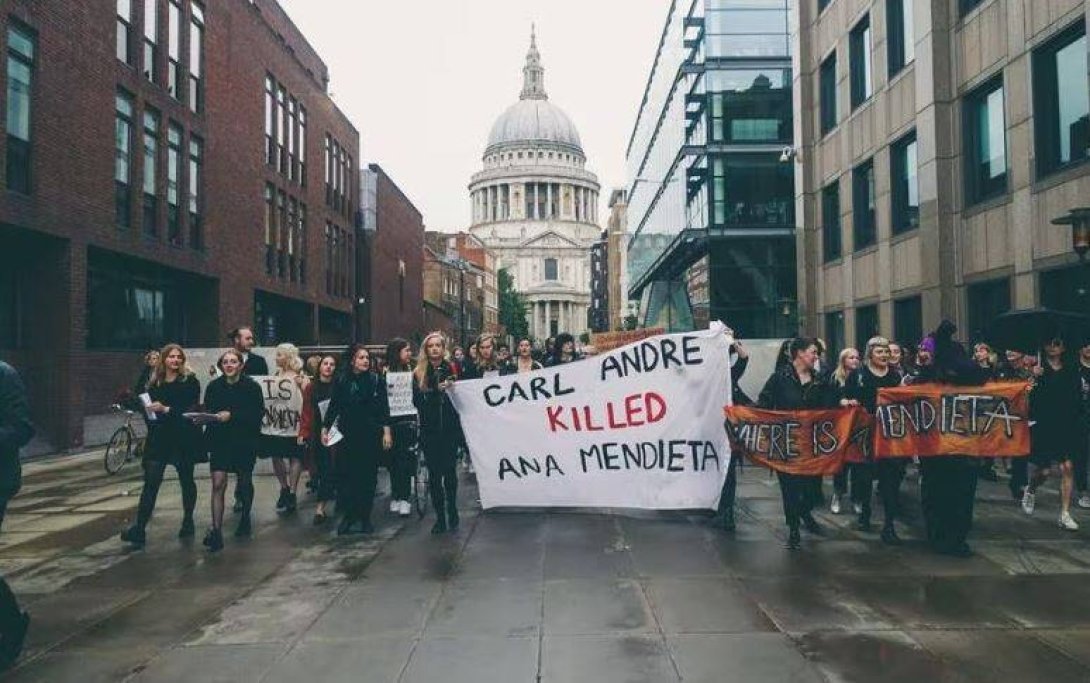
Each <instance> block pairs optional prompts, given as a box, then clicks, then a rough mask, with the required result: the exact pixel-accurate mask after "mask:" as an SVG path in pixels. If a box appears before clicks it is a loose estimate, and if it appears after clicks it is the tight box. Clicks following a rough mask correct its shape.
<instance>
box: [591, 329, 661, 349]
mask: <svg viewBox="0 0 1090 683" xmlns="http://www.w3.org/2000/svg"><path fill="white" fill-rule="evenodd" d="M665 333H666V330H665V329H664V328H661V327H645V328H643V329H639V330H618V331H616V332H595V333H593V334H591V335H590V344H591V346H593V347H594V349H595V351H597V352H598V353H608V352H610V351H612V350H613V349H619V348H621V347H622V346H625V345H626V344H632V343H634V342H638V341H643V340H644V339H650V338H651V337H657V336H659V335H660V334H665Z"/></svg>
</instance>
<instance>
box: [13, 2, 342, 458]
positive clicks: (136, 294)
mask: <svg viewBox="0 0 1090 683" xmlns="http://www.w3.org/2000/svg"><path fill="white" fill-rule="evenodd" d="M0 24H2V27H0V40H2V41H3V47H4V53H5V55H6V58H7V60H8V64H7V69H6V70H5V75H4V76H2V77H0V78H3V79H4V85H3V87H4V88H5V91H6V93H7V97H6V99H5V107H6V109H7V112H6V113H7V116H6V117H5V118H4V119H2V120H0V126H4V133H5V134H4V135H2V136H0V155H2V156H4V158H5V164H4V165H3V167H0V174H2V175H0V183H2V184H3V186H4V190H5V191H4V192H2V193H0V357H4V358H6V359H9V360H10V361H11V362H13V363H14V364H15V365H16V366H17V367H18V368H19V369H20V370H21V371H22V372H23V373H24V375H25V376H26V378H27V380H28V385H29V387H30V394H31V401H32V405H33V412H34V417H35V420H36V422H37V424H38V426H39V431H40V432H42V433H43V434H44V435H45V436H46V437H47V438H48V439H49V441H51V443H52V445H53V446H54V447H57V448H72V447H78V446H80V445H81V444H83V443H84V440H85V439H84V424H85V417H86V416H90V415H95V414H100V413H102V412H104V411H105V409H106V407H107V406H108V405H109V404H110V403H111V402H112V401H113V399H114V397H115V394H116V393H117V391H118V389H119V388H122V387H126V386H129V385H131V383H132V381H133V379H134V378H135V376H136V373H137V372H138V370H139V357H140V352H141V351H142V350H143V349H144V348H146V347H148V346H158V345H161V344H163V343H164V342H167V341H177V342H180V343H182V344H183V345H189V346H210V345H220V344H222V343H223V340H224V335H225V332H226V331H227V330H228V329H230V328H232V327H234V326H236V325H240V324H253V325H255V329H256V331H257V333H258V335H259V337H260V338H261V341H262V342H263V343H274V342H279V341H284V340H291V341H295V342H299V343H313V342H315V341H319V340H321V341H324V342H334V341H336V342H344V341H347V340H348V339H349V338H350V336H351V313H352V296H353V292H352V287H351V283H352V282H353V279H354V277H353V273H352V271H353V267H354V266H353V263H354V259H353V258H352V256H351V251H352V248H353V245H354V243H355V241H354V237H353V234H354V226H355V222H356V216H357V208H356V201H357V200H356V198H357V197H358V194H357V189H356V188H357V182H358V181H357V172H356V166H355V161H354V158H355V156H356V155H357V154H358V149H359V134H358V132H357V131H356V129H355V128H354V127H353V126H352V124H351V122H349V121H348V119H347V118H346V117H345V116H344V115H343V114H342V113H341V112H340V111H339V110H338V109H337V107H336V106H335V105H334V104H333V102H332V100H331V99H330V98H329V95H328V93H327V84H328V81H329V75H328V70H327V68H326V66H325V64H324V63H323V62H322V60H321V58H320V57H319V56H318V55H317V54H316V52H315V51H314V49H313V48H312V47H311V46H310V45H309V44H308V43H307V41H306V39H305V38H304V37H303V36H302V35H301V34H300V32H299V31H298V29H297V28H296V27H295V26H294V25H293V24H292V23H291V21H290V20H289V19H288V17H287V16H286V15H285V13H284V12H283V10H282V9H281V8H280V7H279V5H278V4H277V3H276V2H275V0H223V1H221V2H215V3H210V2H209V3H197V2H195V1H194V0H146V1H143V2H141V1H140V0H116V2H114V3H107V2H96V3H87V2H76V1H75V0H64V1H62V0H56V1H55V2H48V3H42V2H33V1H32V0H11V1H10V2H7V3H5V4H4V13H3V14H2V15H0Z"/></svg>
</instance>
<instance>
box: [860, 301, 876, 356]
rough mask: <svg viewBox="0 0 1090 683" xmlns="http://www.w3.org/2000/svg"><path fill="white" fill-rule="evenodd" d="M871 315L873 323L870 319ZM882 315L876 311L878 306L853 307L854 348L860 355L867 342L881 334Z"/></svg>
mask: <svg viewBox="0 0 1090 683" xmlns="http://www.w3.org/2000/svg"><path fill="white" fill-rule="evenodd" d="M872 313H873V318H874V319H873V321H872V320H871V319H870V318H871V314H872ZM881 330H882V315H881V313H880V312H879V310H878V304H868V305H866V306H856V307H855V344H856V346H855V348H856V349H858V350H859V353H860V355H862V354H863V351H864V349H866V348H867V340H869V339H870V338H871V337H873V336H875V335H879V334H881V333H882V332H881Z"/></svg>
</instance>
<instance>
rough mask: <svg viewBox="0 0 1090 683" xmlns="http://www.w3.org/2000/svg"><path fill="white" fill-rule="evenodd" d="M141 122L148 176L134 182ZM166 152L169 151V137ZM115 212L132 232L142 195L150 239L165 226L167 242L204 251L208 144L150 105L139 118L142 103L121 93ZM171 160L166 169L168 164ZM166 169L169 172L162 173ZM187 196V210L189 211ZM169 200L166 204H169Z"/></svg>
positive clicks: (116, 139)
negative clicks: (135, 198)
mask: <svg viewBox="0 0 1090 683" xmlns="http://www.w3.org/2000/svg"><path fill="white" fill-rule="evenodd" d="M138 121H139V124H140V130H141V134H140V136H139V139H140V140H141V148H142V150H143V157H142V163H141V169H142V176H141V177H140V178H139V179H136V178H134V166H135V161H134V148H135V140H136V139H137V135H136V125H137V122H138ZM164 131H165V132H166V151H165V154H164V152H163V146H162V142H163V133H164ZM114 149H115V153H114V188H115V191H114V212H115V219H116V221H117V225H118V226H119V227H121V228H125V229H127V228H130V227H132V225H133V223H134V220H133V219H134V216H133V195H134V192H135V189H136V186H137V185H139V187H140V189H141V192H140V196H141V203H140V207H141V208H140V212H139V213H140V223H141V226H142V228H143V232H144V234H145V235H146V236H148V237H150V238H154V239H158V238H159V235H160V232H161V231H162V226H163V225H164V213H163V211H164V209H165V226H166V238H167V242H169V243H170V244H173V245H175V246H184V245H185V244H186V243H188V244H189V246H190V247H192V248H193V249H203V248H204V234H203V221H202V218H201V214H202V208H201V203H202V194H203V193H202V184H203V182H204V174H203V169H202V167H203V162H204V141H203V140H202V139H201V138H199V137H198V136H196V135H192V134H191V135H189V139H188V144H187V141H186V133H185V129H184V128H183V127H182V126H181V124H179V123H178V122H176V121H172V120H168V121H163V119H162V116H161V114H160V113H159V112H158V111H156V110H155V109H152V108H151V107H149V106H145V107H144V108H143V111H142V112H141V113H140V118H139V119H137V111H136V103H135V100H134V98H133V96H132V94H131V93H128V92H126V91H125V90H120V89H119V90H118V91H117V97H116V112H115V126H114ZM164 158H165V168H164V166H163V162H164ZM161 168H164V170H160V169H161ZM183 198H184V199H185V201H184V207H183ZM163 199H165V203H164V202H163Z"/></svg>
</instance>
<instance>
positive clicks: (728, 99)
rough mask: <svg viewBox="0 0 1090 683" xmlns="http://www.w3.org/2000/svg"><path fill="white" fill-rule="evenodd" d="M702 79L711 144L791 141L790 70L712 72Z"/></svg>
mask: <svg viewBox="0 0 1090 683" xmlns="http://www.w3.org/2000/svg"><path fill="white" fill-rule="evenodd" d="M705 79H706V86H705V87H706V88H707V92H708V101H709V103H710V107H709V117H710V119H709V120H710V126H711V128H710V140H711V141H712V142H725V143H739V142H785V143H789V142H791V140H792V134H793V132H792V120H793V119H792V108H791V70H790V69H731V70H712V71H708V73H707V74H706V76H705Z"/></svg>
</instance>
